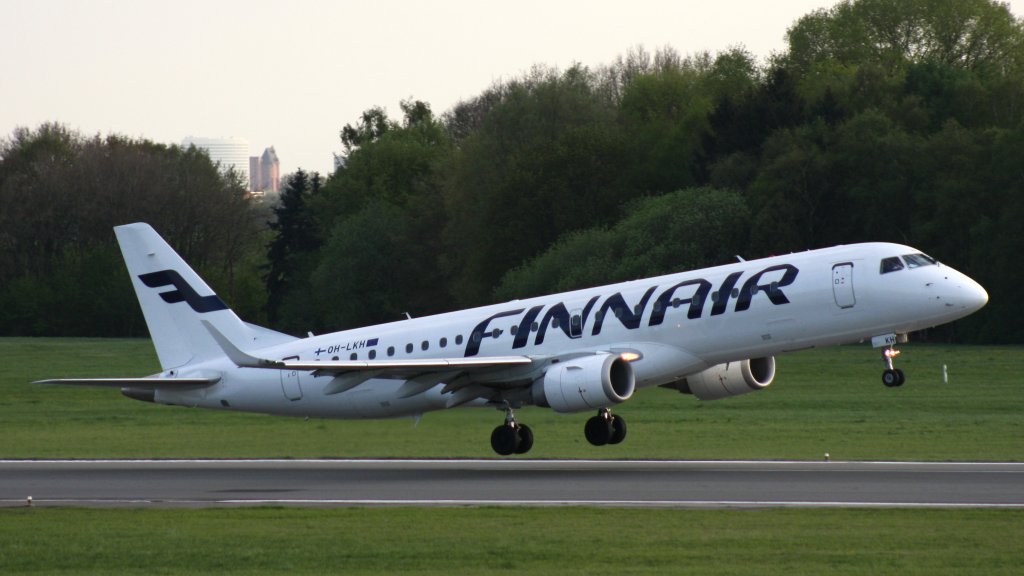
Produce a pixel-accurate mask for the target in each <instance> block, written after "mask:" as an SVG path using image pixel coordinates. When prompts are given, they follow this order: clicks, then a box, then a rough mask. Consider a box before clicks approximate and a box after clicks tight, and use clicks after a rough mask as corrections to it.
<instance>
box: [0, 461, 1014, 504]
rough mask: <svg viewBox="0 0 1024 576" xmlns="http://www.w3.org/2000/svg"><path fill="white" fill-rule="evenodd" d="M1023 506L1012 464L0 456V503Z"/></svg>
mask: <svg viewBox="0 0 1024 576" xmlns="http://www.w3.org/2000/svg"><path fill="white" fill-rule="evenodd" d="M30 496H31V497H32V504H33V505H34V506H91V507H210V506H240V505H241V506H247V505H248V506H251V505H285V506H315V507H336V506H397V505H405V506H492V505H495V506H617V507H660V508H736V507H767V506H792V507H942V508H956V507H992V508H1024V463H1003V464H999V463H920V462H888V463H887V462H757V461H752V462H750V461H745V462H718V461H710V462H681V461H578V460H560V461H549V460H515V459H509V460H198V461H197V460H145V461H141V460H127V461H125V460H122V461H113V460H111V461H0V506H2V507H15V506H26V505H28V498H29V497H30Z"/></svg>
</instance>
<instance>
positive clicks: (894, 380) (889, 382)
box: [882, 369, 900, 388]
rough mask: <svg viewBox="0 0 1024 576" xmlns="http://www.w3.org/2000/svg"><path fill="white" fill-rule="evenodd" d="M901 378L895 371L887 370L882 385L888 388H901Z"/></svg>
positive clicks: (883, 374)
mask: <svg viewBox="0 0 1024 576" xmlns="http://www.w3.org/2000/svg"><path fill="white" fill-rule="evenodd" d="M899 381H900V377H899V375H898V374H897V372H896V371H895V370H888V369H887V370H885V371H884V372H882V384H885V387H886V388H895V387H896V386H899V384H898V382H899Z"/></svg>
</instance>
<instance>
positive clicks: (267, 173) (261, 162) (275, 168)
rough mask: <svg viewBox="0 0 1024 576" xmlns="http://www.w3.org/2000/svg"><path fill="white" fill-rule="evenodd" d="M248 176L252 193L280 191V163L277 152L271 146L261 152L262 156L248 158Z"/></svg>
mask: <svg viewBox="0 0 1024 576" xmlns="http://www.w3.org/2000/svg"><path fill="white" fill-rule="evenodd" d="M249 174H250V177H251V178H252V185H251V186H249V190H250V191H252V192H274V193H277V192H280V191H281V163H280V162H278V160H277V151H275V150H274V147H273V146H271V147H270V148H267V149H266V150H264V151H263V155H262V156H250V157H249Z"/></svg>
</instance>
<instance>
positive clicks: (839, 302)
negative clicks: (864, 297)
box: [832, 262, 857, 308]
mask: <svg viewBox="0 0 1024 576" xmlns="http://www.w3.org/2000/svg"><path fill="white" fill-rule="evenodd" d="M832 296H834V297H835V299H836V306H839V307H840V308H853V305H854V304H856V303H857V297H856V295H855V294H854V293H853V263H852V262H843V263H841V264H836V265H834V266H832Z"/></svg>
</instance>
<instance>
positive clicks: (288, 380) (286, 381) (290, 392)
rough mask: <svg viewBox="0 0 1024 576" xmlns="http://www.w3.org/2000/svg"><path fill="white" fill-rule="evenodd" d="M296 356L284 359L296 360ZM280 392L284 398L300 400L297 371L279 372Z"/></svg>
mask: <svg viewBox="0 0 1024 576" xmlns="http://www.w3.org/2000/svg"><path fill="white" fill-rule="evenodd" d="M298 359H299V357H298V356H293V357H291V358H285V360H298ZM280 372H281V390H282V391H283V392H284V397H285V398H287V399H289V400H302V387H301V386H300V385H299V371H298V370H281V371H280Z"/></svg>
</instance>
